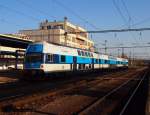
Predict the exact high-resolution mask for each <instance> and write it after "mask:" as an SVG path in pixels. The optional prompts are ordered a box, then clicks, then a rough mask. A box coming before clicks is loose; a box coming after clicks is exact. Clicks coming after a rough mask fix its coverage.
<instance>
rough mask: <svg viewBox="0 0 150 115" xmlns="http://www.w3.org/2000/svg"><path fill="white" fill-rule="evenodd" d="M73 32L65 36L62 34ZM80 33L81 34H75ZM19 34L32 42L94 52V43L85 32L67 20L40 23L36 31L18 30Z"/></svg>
mask: <svg viewBox="0 0 150 115" xmlns="http://www.w3.org/2000/svg"><path fill="white" fill-rule="evenodd" d="M66 32H67V33H70V32H74V33H72V34H67V35H65V34H64V33H66ZM75 32H81V33H75ZM19 33H20V34H23V35H26V36H28V37H29V38H30V39H31V40H33V41H47V42H50V43H55V44H61V45H66V46H71V47H76V48H81V49H88V50H91V51H92V50H94V47H93V46H94V42H93V41H92V40H90V39H89V37H88V33H86V30H85V29H84V28H82V27H80V26H76V25H74V24H72V23H70V22H69V21H68V20H67V18H66V17H65V18H64V21H56V20H55V21H54V22H49V21H48V20H46V21H44V22H41V23H40V25H39V28H38V29H32V30H20V31H19Z"/></svg>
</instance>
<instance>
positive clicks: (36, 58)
mask: <svg viewBox="0 0 150 115" xmlns="http://www.w3.org/2000/svg"><path fill="white" fill-rule="evenodd" d="M42 61H43V54H41V53H35V54H33V53H32V54H26V56H25V62H26V63H36V62H42Z"/></svg>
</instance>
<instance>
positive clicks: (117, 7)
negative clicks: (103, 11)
mask: <svg viewBox="0 0 150 115" xmlns="http://www.w3.org/2000/svg"><path fill="white" fill-rule="evenodd" d="M122 3H123V5H124V7H125V9H126V10H127V13H128V16H129V19H131V16H130V13H129V11H128V9H127V7H126V6H125V2H122ZM113 5H114V6H115V8H116V9H117V11H118V13H119V14H120V16H121V18H122V20H123V21H124V24H125V26H127V28H130V27H131V26H130V24H129V23H128V21H126V18H125V16H124V15H123V13H122V12H121V10H120V8H119V6H118V5H117V3H116V1H115V0H113ZM130 35H131V36H132V37H133V39H134V40H135V41H136V42H137V40H136V37H135V36H134V35H133V34H132V33H130Z"/></svg>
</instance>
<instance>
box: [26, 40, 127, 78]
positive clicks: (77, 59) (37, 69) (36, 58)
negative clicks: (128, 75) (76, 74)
mask: <svg viewBox="0 0 150 115" xmlns="http://www.w3.org/2000/svg"><path fill="white" fill-rule="evenodd" d="M127 66H128V60H127V59H124V58H118V57H117V58H115V57H112V56H108V55H103V54H98V53H94V52H90V51H87V50H83V49H78V48H71V47H67V46H61V45H55V44H51V43H47V42H37V43H33V44H30V45H29V46H28V48H27V50H26V54H25V62H24V71H25V73H26V74H30V75H39V74H43V75H47V74H49V73H60V72H73V71H85V70H86V71H88V70H89V71H90V70H95V69H101V68H111V67H113V68H114V67H127Z"/></svg>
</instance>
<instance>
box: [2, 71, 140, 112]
mask: <svg viewBox="0 0 150 115" xmlns="http://www.w3.org/2000/svg"><path fill="white" fill-rule="evenodd" d="M139 72H141V71H139ZM139 72H133V71H130V72H129V75H128V76H127V75H125V73H127V71H126V72H120V73H116V74H111V75H109V77H108V76H107V75H105V77H101V78H100V77H96V78H89V79H83V80H81V79H80V80H79V81H76V82H75V81H70V83H69V82H68V84H66V83H65V85H62V86H60V87H61V88H60V87H59V88H58V89H57V88H56V89H54V90H51V91H48V92H45V93H44V92H43V93H42V94H41V93H33V94H30V95H18V96H17V95H16V97H15V96H14V97H13V96H12V97H11V96H10V97H7V98H5V99H4V98H3V99H4V100H3V99H1V100H0V105H1V106H0V109H1V111H14V112H20V111H23V112H25V113H28V114H35V113H36V112H41V111H44V107H45V105H48V103H50V102H54V101H55V100H57V99H61V98H62V97H64V95H65V96H66V95H67V96H68V95H70V94H77V93H78V92H79V91H80V90H82V91H83V90H87V89H89V88H100V89H101V90H102V89H103V88H104V87H106V86H108V85H109V83H110V84H112V86H113V82H114V84H115V85H114V86H113V87H111V88H108V89H107V90H106V91H105V92H103V93H102V94H104V93H106V92H109V91H110V92H112V91H113V88H114V87H116V85H118V84H122V85H123V84H125V81H126V82H127V81H130V80H131V78H129V77H131V76H137V74H139ZM123 76H124V77H123ZM132 79H134V80H131V81H135V80H136V81H139V79H138V78H136V79H135V78H132ZM112 81H113V82H112ZM108 94H109V95H110V94H111V93H108ZM108 94H106V95H108ZM106 95H105V97H106ZM109 95H108V96H109ZM99 98H100V99H102V98H104V97H102V95H101V96H99ZM99 98H97V97H96V98H94V99H91V101H90V102H89V103H88V104H85V105H84V106H83V107H82V108H80V109H79V108H78V110H76V109H74V110H72V109H71V110H72V111H69V112H66V113H65V112H64V114H70V113H71V114H82V113H84V112H85V111H87V108H89V107H90V106H91V105H93V104H94V103H96V102H97V101H98V100H99ZM43 106H44V107H43ZM41 107H43V108H41ZM43 113H44V112H43ZM45 113H49V112H45ZM59 113H61V111H59ZM89 113H90V112H89ZM21 114H22V113H21Z"/></svg>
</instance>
